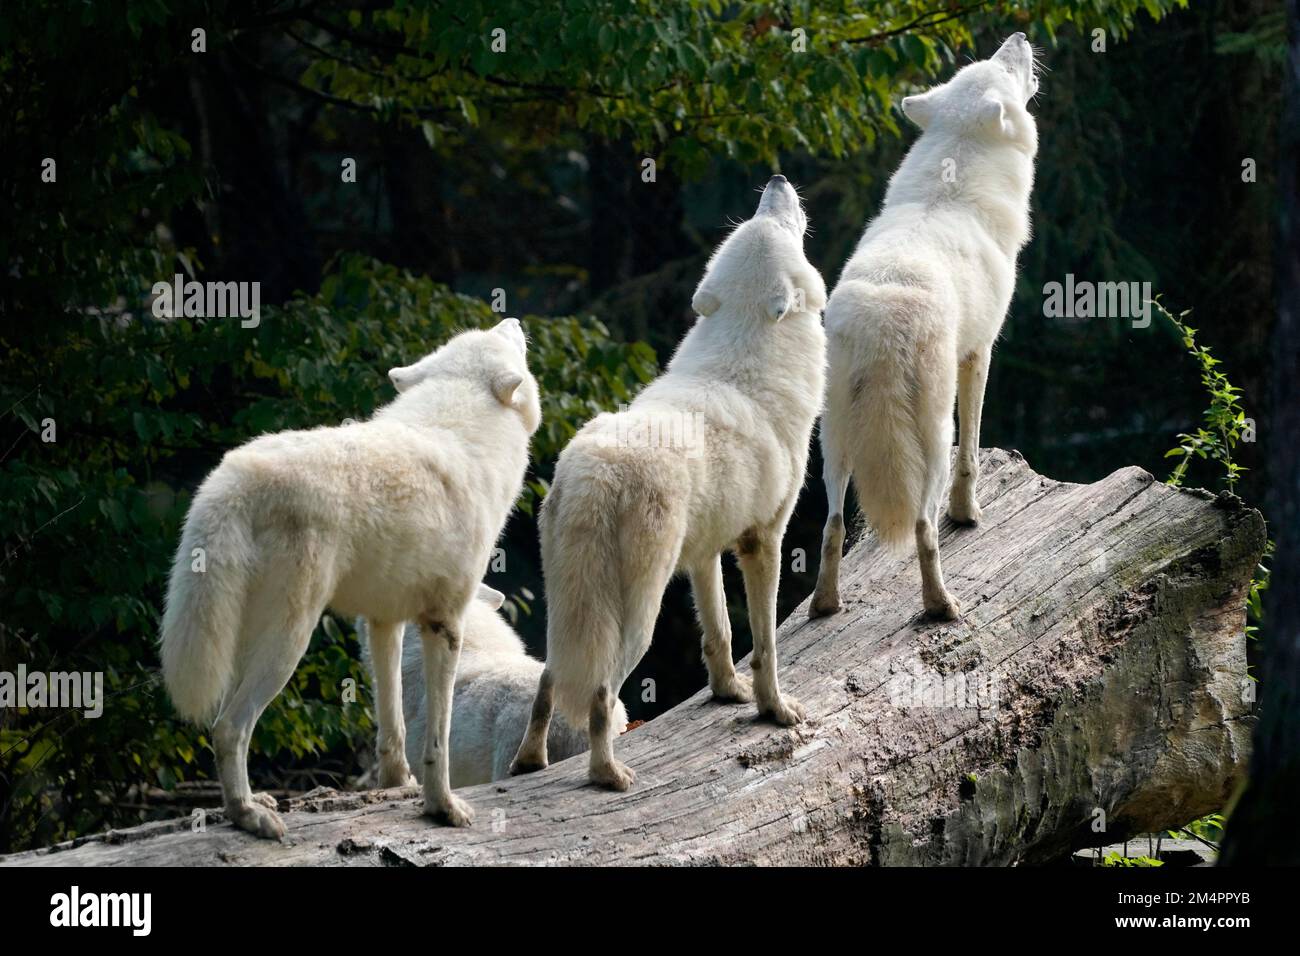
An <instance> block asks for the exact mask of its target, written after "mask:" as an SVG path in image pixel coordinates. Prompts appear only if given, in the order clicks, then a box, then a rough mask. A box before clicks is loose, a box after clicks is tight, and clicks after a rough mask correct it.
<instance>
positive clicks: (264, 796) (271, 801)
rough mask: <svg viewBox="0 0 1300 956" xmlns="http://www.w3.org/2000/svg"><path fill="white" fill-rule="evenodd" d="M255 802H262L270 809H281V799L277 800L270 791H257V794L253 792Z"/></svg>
mask: <svg viewBox="0 0 1300 956" xmlns="http://www.w3.org/2000/svg"><path fill="white" fill-rule="evenodd" d="M253 802H254V803H260V804H261V805H262V806H264V807H266V809H268V810H279V809H280V801H279V800H277V799H275V797H273V796H271V795H270V794H269V793H255V794H253Z"/></svg>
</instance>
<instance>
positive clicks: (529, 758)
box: [510, 754, 548, 777]
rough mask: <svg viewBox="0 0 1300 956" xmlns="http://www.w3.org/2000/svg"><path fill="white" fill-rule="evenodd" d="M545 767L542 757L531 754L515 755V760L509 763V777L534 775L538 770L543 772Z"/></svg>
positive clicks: (544, 760) (544, 759)
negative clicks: (526, 774)
mask: <svg viewBox="0 0 1300 956" xmlns="http://www.w3.org/2000/svg"><path fill="white" fill-rule="evenodd" d="M547 766H548V764H547V762H546V758H544V757H537V756H534V755H533V754H515V759H514V760H512V761H510V776H512V777H518V776H520V775H521V774H525V773H536V772H537V771H539V770H545V769H546V768H547Z"/></svg>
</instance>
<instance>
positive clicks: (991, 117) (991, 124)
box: [979, 96, 1016, 139]
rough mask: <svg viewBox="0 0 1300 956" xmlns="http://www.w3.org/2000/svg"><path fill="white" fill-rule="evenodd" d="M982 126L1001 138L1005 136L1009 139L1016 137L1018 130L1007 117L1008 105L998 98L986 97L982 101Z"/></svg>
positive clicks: (980, 112)
mask: <svg viewBox="0 0 1300 956" xmlns="http://www.w3.org/2000/svg"><path fill="white" fill-rule="evenodd" d="M979 117H980V125H981V126H983V127H984V128H985V129H986V130H988V131H989V132H990V133H994V134H996V135H999V136H1005V137H1007V138H1008V139H1010V138H1011V137H1013V136H1015V134H1016V128H1015V126H1014V125H1013V124H1012V122H1011V118H1010V117H1009V116H1007V108H1006V105H1005V104H1004V103H1003V102H1002V101H1001V100H1000V99H997V98H996V97H993V96H986V97H984V99H982V100H980V105H979Z"/></svg>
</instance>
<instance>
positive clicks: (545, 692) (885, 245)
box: [161, 33, 1038, 839]
mask: <svg viewBox="0 0 1300 956" xmlns="http://www.w3.org/2000/svg"><path fill="white" fill-rule="evenodd" d="M1037 73H1038V69H1037V64H1036V59H1035V54H1034V50H1033V48H1032V47H1031V46H1030V44H1029V42H1028V41H1027V40H1026V38H1025V36H1024V34H1023V33H1017V34H1015V35H1013V36H1011V37H1010V38H1008V39H1007V40H1006V42H1004V43H1003V44H1002V45H1001V47H1000V48H999V49H998V51H997V52H996V53H995V54H994V55H993V56H992V57H990V58H988V59H986V60H982V61H977V62H973V63H970V64H968V65H966V66H964V67H962V68H961V69H960V70H959V71H957V73H956V74H955V75H954V76H953V77H952V79H950V80H949V81H948V82H947V83H945V84H942V85H940V86H937V87H934V88H932V89H930V90H928V91H927V92H925V93H922V94H919V95H915V96H908V97H905V98H904V99H903V101H902V104H901V108H902V111H903V114H904V115H905V116H906V117H907V118H908V119H909V120H910V121H911V122H912V123H914V124H915V125H916V126H917V127H919V129H920V131H921V132H920V136H919V137H918V139H917V141H916V142H915V143H914V144H913V146H912V148H911V149H910V150H909V151H908V153H907V155H906V157H905V158H904V160H903V162H902V164H901V165H900V166H899V168H898V170H897V171H896V172H895V174H894V176H893V177H892V178H891V180H890V183H889V187H888V190H887V192H886V195H885V199H884V204H883V208H882V209H881V210H880V212H879V214H878V215H877V217H876V218H875V219H874V220H873V221H872V222H871V223H870V224H869V225H868V227H867V229H866V232H865V234H864V235H863V236H862V238H861V240H860V241H859V243H858V245H857V247H856V249H855V250H854V252H853V253H852V255H851V256H850V258H849V260H848V262H847V263H845V265H844V268H843V271H842V272H841V275H840V278H839V282H838V283H837V285H836V286H835V288H834V290H833V291H832V292H831V294H830V296H829V298H828V297H827V293H826V286H825V283H824V282H823V280H822V277H821V274H820V273H819V272H818V270H817V269H816V268H815V267H814V266H813V265H812V264H811V263H810V262H809V261H808V259H807V257H806V256H805V254H804V247H803V239H804V235H805V233H806V231H807V227H808V222H807V219H806V217H805V214H804V210H803V206H802V202H801V200H800V197H799V195H798V193H797V192H796V191H795V189H794V187H793V186H792V185H791V184H790V183H789V182H788V181H787V180H786V179H785V177H784V176H781V175H776V176H773V177H772V178H771V180H770V181H769V182H768V183H767V185H766V187H765V188H764V189H763V191H762V198H761V199H760V200H759V203H758V208H757V210H756V211H755V213H754V215H753V217H752V218H750V219H748V220H747V221H745V222H742V223H741V224H740V225H739V226H737V227H736V228H735V229H734V230H733V231H732V232H731V233H730V235H728V236H727V238H726V239H725V241H723V242H722V244H721V245H720V246H719V247H718V248H717V249H716V250H715V251H714V253H713V255H712V257H711V258H710V260H709V262H708V265H707V267H706V268H705V271H704V276H703V279H702V280H701V281H700V283H699V286H698V287H697V288H696V291H695V294H694V296H693V298H692V300H691V306H692V308H693V310H694V311H695V313H696V314H697V319H696V321H695V323H694V325H693V327H692V328H691V329H690V331H689V332H688V333H687V335H686V336H685V337H684V338H683V339H682V341H681V343H680V344H679V346H678V348H677V350H676V351H675V353H674V355H673V357H672V360H671V361H670V362H669V364H668V366H667V368H666V369H665V370H664V372H663V374H662V375H660V376H659V377H658V378H657V379H656V380H655V381H653V382H652V383H650V384H649V385H647V386H646V387H645V388H644V389H642V390H641V392H640V393H639V394H638V395H637V397H636V398H635V400H634V401H633V402H632V403H631V404H630V405H629V406H627V407H626V408H624V409H622V410H621V411H619V412H618V413H606V414H601V415H597V416H596V417H595V418H593V419H592V420H591V421H589V422H587V423H586V425H585V426H583V428H582V429H581V430H580V431H578V433H577V434H576V435H575V436H574V437H573V439H572V440H571V441H570V442H569V444H568V445H567V447H566V448H565V449H564V450H563V452H562V453H561V455H560V457H559V461H558V463H557V464H556V466H555V472H554V478H553V481H552V483H551V487H550V489H549V491H548V493H547V494H546V497H545V500H544V502H543V504H542V508H541V513H540V517H539V529H540V537H541V555H542V567H543V576H544V581H545V599H546V624H547V627H546V659H545V661H544V662H543V661H539V660H536V659H534V658H532V657H530V656H529V655H528V654H527V653H526V650H525V648H524V645H523V643H522V641H521V640H520V639H519V637H518V635H517V634H516V633H515V632H514V631H513V630H512V628H511V627H510V625H509V624H508V623H507V622H506V620H505V619H504V618H503V617H502V616H501V614H500V612H499V610H498V609H499V608H500V607H501V604H502V601H503V595H501V594H500V593H499V592H497V591H495V590H494V589H492V588H490V587H488V586H486V585H485V584H483V583H482V580H481V579H482V577H483V575H484V573H485V572H486V570H487V567H488V564H489V562H490V560H491V557H492V550H493V548H494V546H495V544H496V541H497V539H498V537H499V535H500V533H501V530H502V528H503V527H504V525H505V523H506V521H507V519H508V517H509V515H510V512H511V509H512V507H513V505H514V503H515V501H516V500H517V498H518V497H519V494H520V491H521V488H522V486H523V480H524V474H525V471H526V469H527V467H528V463H529V454H528V448H529V442H530V439H531V437H532V435H533V434H534V432H536V430H537V428H538V426H539V424H540V422H541V410H540V404H539V394H538V384H537V381H536V379H535V378H534V377H533V375H532V373H531V372H530V371H529V368H528V343H527V337H526V335H525V331H524V329H523V328H522V326H521V325H520V323H519V322H518V321H517V320H516V319H506V320H505V321H503V322H501V323H500V324H498V325H496V326H495V327H493V328H490V329H483V330H471V331H466V332H461V333H459V334H457V335H455V336H454V337H452V338H451V339H450V340H448V341H446V342H445V343H443V344H442V345H440V346H439V347H438V348H437V349H436V350H435V351H433V352H432V353H430V354H429V355H426V356H425V357H424V358H422V359H420V360H419V361H417V362H416V363H414V364H413V365H409V366H406V367H403V368H395V369H393V370H392V371H391V372H389V379H390V380H391V382H392V385H393V386H394V387H395V389H396V390H397V396H396V398H395V399H394V400H393V401H391V402H390V403H389V404H387V405H385V406H383V407H381V408H380V409H379V410H378V411H377V412H376V413H375V414H374V415H373V416H372V417H371V418H370V419H369V420H367V421H361V422H348V423H346V424H344V425H340V426H337V427H322V428H316V429H312V430H308V431H288V432H281V433H277V434H270V435H263V436H261V437H259V438H256V439H254V440H252V441H250V442H248V443H246V444H244V445H242V446H240V447H239V448H236V449H233V450H231V451H230V452H229V453H227V454H226V455H225V457H224V458H223V460H222V461H221V463H220V465H218V466H217V468H215V469H214V470H213V471H212V472H211V474H209V475H208V477H207V478H206V479H205V480H204V482H203V483H202V485H201V486H200V488H199V490H198V492H197V494H196V495H195V498H194V500H193V503H192V505H191V507H190V510H189V513H188V515H187V517H186V520H185V525H184V529H183V531H182V535H181V542H180V546H179V548H178V550H177V554H176V559H175V562H174V565H173V568H172V572H171V577H170V582H169V587H168V592H167V603H166V609H165V613H164V616H163V622H162V634H161V660H162V670H163V676H164V680H165V683H166V686H167V688H168V691H169V693H170V696H171V699H172V701H173V704H174V706H175V708H176V710H177V711H178V713H180V714H181V715H182V716H184V717H186V718H189V719H192V720H193V721H195V722H196V723H199V724H201V725H205V726H211V728H212V734H211V740H212V745H213V749H214V751H215V756H216V765H217V770H218V774H219V776H220V779H221V786H222V792H223V797H224V802H225V809H226V813H227V816H228V819H229V820H230V821H231V822H232V823H233V824H234V825H235V826H237V827H240V828H243V829H245V830H247V831H250V832H251V833H254V834H256V835H258V836H261V837H266V838H270V839H281V838H283V836H284V833H285V829H284V823H283V821H282V820H281V818H280V816H279V815H278V814H277V812H276V801H275V800H274V799H273V798H271V797H270V796H268V795H266V794H255V793H253V791H252V789H251V787H250V784H249V778H248V768H247V765H248V749H249V743H250V740H251V737H252V733H253V729H254V727H255V725H256V723H257V720H258V718H259V717H260V716H261V714H262V712H263V710H265V708H266V707H267V705H268V704H270V703H271V701H272V700H273V699H274V698H275V697H276V695H277V694H279V693H280V691H281V690H282V689H283V688H284V686H285V684H286V683H287V682H288V681H289V679H290V677H291V676H292V674H293V672H294V669H295V668H296V667H297V664H298V662H299V661H300V660H301V658H302V656H303V654H304V653H305V652H306V650H307V646H308V642H309V641H310V638H311V634H312V631H313V629H314V628H315V626H316V624H317V622H318V621H319V619H320V616H321V614H322V613H324V612H325V611H326V610H327V609H329V610H332V611H333V612H335V613H337V614H341V615H345V616H348V617H355V618H357V621H358V633H359V634H360V635H361V636H362V638H363V645H364V648H365V654H366V658H367V662H368V664H369V667H370V671H371V674H372V676H373V688H374V698H375V718H376V724H377V741H376V752H377V756H376V773H377V783H378V785H379V786H380V787H401V786H408V785H414V784H416V783H418V784H420V785H421V786H422V790H423V808H424V812H425V813H426V814H427V815H429V816H431V817H433V818H435V819H437V820H439V821H441V822H443V823H447V824H450V825H453V826H467V825H469V824H471V823H472V821H473V818H474V811H473V809H472V808H471V807H470V805H469V804H468V803H467V802H466V801H465V800H464V799H463V798H462V797H460V796H458V795H457V794H456V793H455V792H454V790H455V789H457V788H460V787H463V786H466V785H469V784H474V783H483V782H487V781H490V780H498V779H502V778H504V777H506V776H508V775H511V774H521V773H532V772H535V771H540V770H543V769H544V768H546V767H547V766H548V764H549V763H550V762H552V761H554V760H559V759H563V758H566V757H569V756H571V755H575V754H579V753H582V752H583V751H586V752H588V754H589V776H590V780H591V781H592V782H593V783H594V784H597V785H600V786H603V787H608V788H612V789H614V790H627V789H628V788H629V787H631V786H632V785H633V783H634V781H635V776H636V775H635V771H634V770H633V768H631V767H629V766H627V765H626V764H624V763H623V762H622V761H620V760H619V759H618V758H617V757H616V755H615V742H616V740H617V738H618V736H619V734H620V732H621V731H622V730H623V728H624V727H625V726H626V724H627V714H626V711H625V710H624V707H623V704H622V703H621V702H620V700H619V692H620V689H621V687H622V685H623V683H624V681H625V680H626V679H627V677H628V675H629V674H630V673H631V672H632V670H633V668H634V667H635V666H636V665H637V663H638V662H639V661H640V660H641V658H642V656H643V655H644V654H645V653H646V650H647V649H648V648H649V646H650V642H651V638H652V635H653V633H654V626H655V621H656V618H657V617H658V614H659V608H660V602H661V599H662V596H663V593H664V590H665V588H666V586H667V584H668V582H669V580H670V579H671V578H672V577H673V576H674V575H676V574H679V573H680V574H685V575H686V576H687V578H688V579H689V582H690V587H691V591H692V595H693V597H694V602H695V606H696V610H697V612H698V618H699V622H700V627H701V630H702V632H703V634H702V649H703V659H704V663H705V666H706V668H707V671H708V680H709V688H710V689H711V691H712V693H713V696H714V697H715V698H717V699H719V700H723V701H732V702H736V703H748V702H752V703H753V704H754V705H755V707H756V708H757V711H758V714H759V715H760V716H761V717H764V718H767V719H769V720H771V721H773V722H774V723H775V724H777V725H780V726H786V727H788V726H792V725H795V724H798V723H800V722H801V721H803V720H804V719H805V716H806V714H805V709H804V707H803V705H802V704H801V703H800V702H799V701H798V700H796V699H795V698H793V697H792V696H790V695H789V694H786V693H784V692H783V691H782V689H781V684H780V680H779V676H778V666H777V645H776V631H777V620H776V614H777V588H778V583H779V579H780V574H781V555H782V539H783V536H784V534H785V529H786V525H787V523H788V521H789V520H790V516H791V513H792V512H793V510H794V507H795V503H796V501H797V499H798V496H799V492H800V490H801V489H802V487H803V485H804V479H805V469H806V466H807V459H808V452H809V446H810V443H811V439H812V433H813V427H814V425H815V424H817V422H818V419H819V418H820V427H819V437H820V442H821V449H822V458H823V461H824V468H825V470H824V476H823V477H824V481H825V491H826V497H827V501H828V505H829V508H828V518H827V522H826V526H825V529H824V532H823V539H822V547H821V558H820V566H819V572H818V577H817V584H816V590H815V591H814V593H813V596H812V600H811V603H810V614H811V615H812V616H814V617H820V616H824V615H829V614H832V613H834V612H836V611H838V610H839V609H840V607H841V591H840V583H839V568H840V559H841V555H842V552H843V548H844V541H845V527H846V525H845V498H846V493H847V490H848V486H849V483H850V481H852V483H853V485H854V490H855V494H856V498H857V501H858V503H859V508H860V510H861V513H862V516H863V519H864V522H865V524H866V525H867V526H869V527H870V528H871V529H872V530H873V531H874V532H875V535H876V537H877V539H878V540H879V541H880V543H881V544H882V545H883V546H885V547H889V548H892V549H898V550H902V549H907V548H910V547H912V546H914V547H915V550H916V555H917V560H918V563H919V566H920V578H921V605H922V608H923V610H924V613H925V614H926V615H928V616H930V617H931V618H936V619H940V620H954V619H956V618H957V617H958V616H959V614H960V613H961V612H960V604H959V601H958V599H957V597H956V596H954V595H953V594H952V593H951V592H950V591H949V589H948V587H947V585H946V584H945V582H944V577H943V571H942V567H941V562H940V555H939V539H938V525H939V522H940V519H941V515H942V512H943V508H944V498H945V494H946V496H947V514H948V516H949V517H950V518H951V519H952V520H953V521H954V522H955V523H957V524H966V525H969V524H974V523H977V522H978V521H979V520H980V518H981V514H980V507H979V503H978V501H977V500H976V494H975V488H976V482H977V479H978V477H979V455H978V452H979V441H980V413H981V409H982V406H983V401H984V388H985V382H986V380H987V376H988V370H989V359H990V354H991V351H992V347H993V343H994V341H995V339H996V338H997V336H998V333H999V331H1000V329H1001V326H1002V323H1003V320H1004V318H1005V316H1006V312H1007V309H1008V306H1009V304H1010V301H1011V295H1012V291H1013V286H1014V282H1015V273H1016V258H1017V255H1018V253H1019V250H1020V249H1021V247H1022V246H1023V245H1024V243H1025V242H1026V241H1027V240H1028V238H1029V197H1030V191H1031V188H1032V185H1033V175H1034V156H1035V153H1036V151H1037V130H1036V127H1035V123H1034V120H1033V118H1032V116H1031V115H1030V113H1029V112H1028V109H1027V107H1028V104H1029V101H1030V100H1031V98H1032V97H1033V96H1034V95H1035V94H1036V93H1037V91H1038V78H1037ZM954 405H955V406H956V410H957V419H958V425H959V427H958V435H957V451H956V454H955V456H954V455H953V452H952V445H953V438H954V436H953V417H954V416H953V409H954ZM683 417H686V418H689V419H690V420H691V421H695V422H698V423H700V427H699V429H698V439H699V441H698V444H697V445H692V447H690V448H685V447H682V446H681V444H680V443H673V442H648V441H630V440H627V437H626V436H628V435H634V434H637V433H638V428H642V426H644V423H646V422H648V421H653V420H656V419H664V418H673V419H677V420H680V419H681V418H683ZM642 430H643V428H642ZM954 462H955V474H951V475H950V471H951V470H952V469H953V463H954ZM950 478H951V483H950ZM196 549H202V552H203V554H204V556H205V561H204V562H203V564H202V565H201V566H199V567H200V568H201V569H196V564H195V562H194V560H193V555H194V554H195V553H196ZM727 551H730V552H732V553H733V554H734V555H735V557H736V560H737V563H738V564H739V567H740V571H741V574H742V576H743V580H744V588H745V597H746V603H747V606H748V613H749V625H750V630H751V632H752V638H753V654H752V658H751V666H750V671H751V674H752V676H745V675H742V674H739V673H737V671H736V667H735V663H734V662H733V660H732V648H731V625H730V620H729V617H728V613H727V602H726V597H725V594H724V591H723V573H722V555H723V553H724V552H727ZM412 767H416V768H418V770H419V777H418V778H416V777H415V776H414V775H413V774H412V772H411V768H412Z"/></svg>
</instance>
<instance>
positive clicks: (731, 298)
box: [691, 174, 826, 321]
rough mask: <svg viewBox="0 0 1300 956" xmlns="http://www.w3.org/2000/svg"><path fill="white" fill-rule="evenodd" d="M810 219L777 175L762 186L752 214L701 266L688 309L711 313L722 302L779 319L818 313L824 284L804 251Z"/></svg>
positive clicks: (725, 304) (717, 308) (724, 304)
mask: <svg viewBox="0 0 1300 956" xmlns="http://www.w3.org/2000/svg"><path fill="white" fill-rule="evenodd" d="M807 229H808V217H807V216H805V215H804V211H803V203H802V202H800V200H799V194H798V193H797V192H795V189H794V187H793V186H791V185H790V183H789V182H788V181H787V180H786V178H785V177H784V176H782V175H780V174H778V175H776V176H773V177H772V178H771V179H770V180H769V181H768V183H767V186H766V187H764V189H763V197H762V198H761V199H760V200H759V201H758V209H757V210H756V211H755V213H754V218H752V219H750V220H748V221H746V222H742V223H741V224H740V225H739V226H737V227H736V229H735V231H734V232H732V233H731V235H730V236H728V237H727V239H726V241H725V242H723V243H722V245H721V246H719V247H718V249H717V251H716V252H714V253H713V257H712V258H711V259H709V264H708V266H707V267H706V268H705V270H704V278H703V279H701V280H700V284H699V287H698V288H697V289H696V290H695V295H694V297H693V298H692V299H691V307H692V308H693V309H694V310H695V311H696V312H697V313H699V314H700V315H702V316H705V317H707V316H710V315H713V313H715V312H717V311H718V310H719V309H720V308H722V307H723V306H730V307H732V308H735V309H737V310H739V311H742V312H756V313H758V314H760V315H763V316H765V317H767V318H769V319H771V320H773V321H780V320H781V319H782V318H784V317H785V316H786V315H787V314H789V313H790V312H791V311H795V312H812V313H817V312H820V311H821V309H822V308H823V307H824V306H825V305H826V286H825V283H823V282H822V277H821V275H820V274H819V273H818V272H817V270H816V269H814V268H813V267H812V265H811V264H809V262H808V260H807V258H806V257H805V256H804V252H803V235H804V233H805V232H806V231H807Z"/></svg>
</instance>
